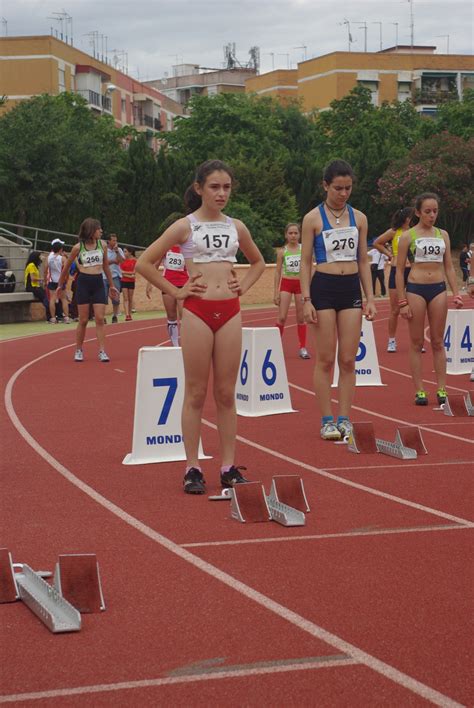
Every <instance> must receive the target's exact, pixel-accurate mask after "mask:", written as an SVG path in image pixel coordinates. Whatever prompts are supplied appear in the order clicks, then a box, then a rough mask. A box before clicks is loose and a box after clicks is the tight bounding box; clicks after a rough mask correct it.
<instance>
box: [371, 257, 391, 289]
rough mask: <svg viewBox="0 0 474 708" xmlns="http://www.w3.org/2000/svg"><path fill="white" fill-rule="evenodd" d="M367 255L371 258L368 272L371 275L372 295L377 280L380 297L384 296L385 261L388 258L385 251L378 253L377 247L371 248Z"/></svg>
mask: <svg viewBox="0 0 474 708" xmlns="http://www.w3.org/2000/svg"><path fill="white" fill-rule="evenodd" d="M368 256H369V258H370V259H371V263H370V272H371V275H372V289H373V291H374V296H375V289H376V286H377V280H378V281H379V283H380V294H381V297H385V295H386V294H387V290H386V288H385V263H386V261H387V260H388V258H387V256H386V255H385V253H380V251H379V250H378V249H377V248H371V249H370V251H369V253H368Z"/></svg>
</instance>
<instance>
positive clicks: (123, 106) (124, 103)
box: [120, 98, 127, 113]
mask: <svg viewBox="0 0 474 708" xmlns="http://www.w3.org/2000/svg"><path fill="white" fill-rule="evenodd" d="M120 105H121V107H122V113H125V111H126V110H127V100H126V99H125V98H122V100H121V102H120Z"/></svg>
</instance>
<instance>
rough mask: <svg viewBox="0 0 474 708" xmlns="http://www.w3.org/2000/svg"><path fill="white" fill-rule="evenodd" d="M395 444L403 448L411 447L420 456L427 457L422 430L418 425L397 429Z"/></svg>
mask: <svg viewBox="0 0 474 708" xmlns="http://www.w3.org/2000/svg"><path fill="white" fill-rule="evenodd" d="M395 442H396V443H397V444H398V445H400V446H401V447H411V448H412V449H413V450H416V452H417V454H418V455H427V454H428V450H427V449H426V447H425V443H424V441H423V438H422V436H421V430H420V429H419V428H418V426H416V425H404V426H402V427H400V428H397V435H396V438H395Z"/></svg>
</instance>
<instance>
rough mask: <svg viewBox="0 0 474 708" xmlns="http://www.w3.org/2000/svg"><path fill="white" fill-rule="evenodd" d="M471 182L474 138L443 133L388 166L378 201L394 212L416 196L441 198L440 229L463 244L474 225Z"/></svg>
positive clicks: (473, 167)
mask: <svg viewBox="0 0 474 708" xmlns="http://www.w3.org/2000/svg"><path fill="white" fill-rule="evenodd" d="M473 178H474V138H470V139H469V140H464V139H463V138H460V137H458V136H455V135H451V134H450V133H448V132H443V133H439V134H436V135H433V136H431V137H430V138H427V139H426V140H423V141H421V142H420V143H418V144H417V145H416V146H415V147H414V148H413V149H412V150H411V151H410V153H409V154H408V155H407V157H405V158H403V159H402V160H398V161H396V162H394V163H393V164H392V165H390V167H389V168H388V169H387V170H386V171H385V173H384V175H383V177H382V178H381V179H380V180H379V185H378V186H379V196H378V197H377V201H378V202H379V203H380V204H382V205H384V206H385V207H389V209H391V210H395V209H397V208H399V207H401V206H407V205H409V204H412V203H413V201H414V199H415V197H416V195H418V194H421V193H423V192H435V193H436V194H438V195H439V197H440V216H439V223H440V225H442V226H443V227H444V228H446V229H447V230H448V231H449V233H450V236H451V238H452V239H453V241H454V242H456V241H460V240H461V239H462V240H465V239H466V238H467V237H468V236H469V234H470V233H472V227H473V225H474V192H473V190H472V184H473Z"/></svg>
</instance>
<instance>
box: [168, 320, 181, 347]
mask: <svg viewBox="0 0 474 708" xmlns="http://www.w3.org/2000/svg"><path fill="white" fill-rule="evenodd" d="M168 334H169V336H170V339H171V344H172V345H173V347H179V331H178V323H177V321H176V320H174V321H173V322H171V321H170V320H168Z"/></svg>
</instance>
